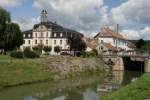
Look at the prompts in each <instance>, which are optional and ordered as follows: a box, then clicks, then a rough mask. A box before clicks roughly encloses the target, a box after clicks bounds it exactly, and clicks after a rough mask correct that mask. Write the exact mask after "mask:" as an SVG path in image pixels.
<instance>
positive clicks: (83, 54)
mask: <svg viewBox="0 0 150 100" xmlns="http://www.w3.org/2000/svg"><path fill="white" fill-rule="evenodd" d="M97 55H98V52H97V50H96V49H93V50H92V51H90V52H86V51H82V52H81V57H85V58H86V57H97Z"/></svg>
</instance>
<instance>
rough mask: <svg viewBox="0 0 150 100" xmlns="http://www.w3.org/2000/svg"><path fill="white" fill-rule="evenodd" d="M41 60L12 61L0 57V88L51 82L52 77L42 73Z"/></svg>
mask: <svg viewBox="0 0 150 100" xmlns="http://www.w3.org/2000/svg"><path fill="white" fill-rule="evenodd" d="M42 60H43V59H42V58H39V59H14V58H10V57H9V56H3V55H0V87H6V86H13V85H19V84H26V83H33V82H39V81H44V80H51V79H52V75H50V74H49V73H48V72H44V71H43V70H41V69H42V67H41V66H42V65H41V61H42Z"/></svg>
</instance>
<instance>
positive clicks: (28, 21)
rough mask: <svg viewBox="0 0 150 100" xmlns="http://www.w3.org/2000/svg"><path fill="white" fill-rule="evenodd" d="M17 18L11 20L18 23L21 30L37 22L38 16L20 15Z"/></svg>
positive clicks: (31, 26)
mask: <svg viewBox="0 0 150 100" xmlns="http://www.w3.org/2000/svg"><path fill="white" fill-rule="evenodd" d="M18 19H19V20H14V21H13V22H15V23H18V24H19V26H20V28H21V30H22V31H26V30H29V29H32V28H33V26H34V24H36V23H38V22H39V19H40V18H39V17H37V18H31V17H20V18H18Z"/></svg>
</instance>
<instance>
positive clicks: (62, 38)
mask: <svg viewBox="0 0 150 100" xmlns="http://www.w3.org/2000/svg"><path fill="white" fill-rule="evenodd" d="M78 35H82V34H80V33H79V32H76V31H74V30H71V29H67V28H64V27H62V26H60V25H58V24H57V23H56V22H50V21H48V20H47V11H46V10H43V11H42V12H41V22H40V23H38V24H35V25H34V27H33V29H31V30H27V31H24V32H23V37H24V44H23V45H22V46H21V49H22V50H23V49H24V48H26V47H30V48H31V49H32V48H33V47H36V46H38V45H42V46H49V47H51V48H52V50H51V52H50V54H52V55H55V54H56V52H55V51H54V48H55V47H56V46H59V47H60V49H61V51H66V50H69V48H70V47H69V45H68V38H69V37H74V36H78Z"/></svg>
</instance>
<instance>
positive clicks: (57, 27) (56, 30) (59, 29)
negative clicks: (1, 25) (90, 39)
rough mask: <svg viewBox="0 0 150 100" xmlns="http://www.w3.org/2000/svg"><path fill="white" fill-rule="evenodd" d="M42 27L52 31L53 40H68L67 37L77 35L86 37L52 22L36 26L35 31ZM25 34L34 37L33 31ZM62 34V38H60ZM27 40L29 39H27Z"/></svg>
mask: <svg viewBox="0 0 150 100" xmlns="http://www.w3.org/2000/svg"><path fill="white" fill-rule="evenodd" d="M40 25H44V26H46V27H47V28H51V29H52V34H51V38H67V37H71V36H75V35H78V36H79V35H80V36H81V37H83V36H84V35H83V34H81V33H79V32H77V31H75V30H72V29H68V28H64V27H62V26H61V25H58V24H57V23H55V22H54V23H53V22H50V21H48V22H41V23H39V24H35V25H34V27H33V29H36V28H38V27H39V26H40ZM23 33H24V34H31V35H32V30H28V31H25V32H23ZM61 33H62V36H60V34H61ZM55 34H56V36H55ZM26 36H28V35H26ZM25 38H28V37H25Z"/></svg>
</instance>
